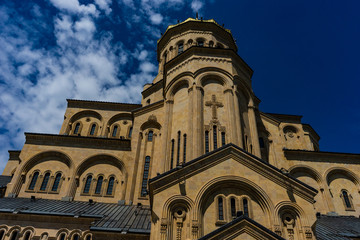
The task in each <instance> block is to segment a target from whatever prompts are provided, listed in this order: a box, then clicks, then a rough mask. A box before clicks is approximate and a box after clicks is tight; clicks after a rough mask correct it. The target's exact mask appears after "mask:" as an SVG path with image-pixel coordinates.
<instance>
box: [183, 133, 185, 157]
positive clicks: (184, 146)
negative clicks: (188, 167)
mask: <svg viewBox="0 0 360 240" xmlns="http://www.w3.org/2000/svg"><path fill="white" fill-rule="evenodd" d="M183 162H184V163H185V162H186V134H184V159H183Z"/></svg>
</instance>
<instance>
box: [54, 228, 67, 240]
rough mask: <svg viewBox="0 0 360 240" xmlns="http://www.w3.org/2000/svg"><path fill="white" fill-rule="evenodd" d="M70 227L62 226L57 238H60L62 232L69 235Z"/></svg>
mask: <svg viewBox="0 0 360 240" xmlns="http://www.w3.org/2000/svg"><path fill="white" fill-rule="evenodd" d="M69 232H70V231H69V229H67V228H61V229H59V231H58V232H57V233H56V239H58V238H59V236H60V234H62V233H65V234H66V236H68V235H69Z"/></svg>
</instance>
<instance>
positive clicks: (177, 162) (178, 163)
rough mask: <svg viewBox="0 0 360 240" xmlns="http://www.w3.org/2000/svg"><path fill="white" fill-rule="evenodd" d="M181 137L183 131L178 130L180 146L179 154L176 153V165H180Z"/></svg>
mask: <svg viewBox="0 0 360 240" xmlns="http://www.w3.org/2000/svg"><path fill="white" fill-rule="evenodd" d="M180 138H181V132H180V131H179V132H178V139H177V140H178V144H177V145H178V146H177V155H176V166H179V165H180Z"/></svg>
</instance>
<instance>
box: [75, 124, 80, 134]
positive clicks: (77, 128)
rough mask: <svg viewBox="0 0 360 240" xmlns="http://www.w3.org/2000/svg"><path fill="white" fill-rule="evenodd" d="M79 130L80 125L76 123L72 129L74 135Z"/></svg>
mask: <svg viewBox="0 0 360 240" xmlns="http://www.w3.org/2000/svg"><path fill="white" fill-rule="evenodd" d="M79 129H80V123H77V124H76V125H75V128H74V134H78V133H79Z"/></svg>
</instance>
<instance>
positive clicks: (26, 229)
mask: <svg viewBox="0 0 360 240" xmlns="http://www.w3.org/2000/svg"><path fill="white" fill-rule="evenodd" d="M29 231H30V232H31V233H30V238H29V239H31V237H32V236H34V235H35V228H33V227H25V228H24V229H23V230H22V231H21V234H20V236H25V233H26V232H29Z"/></svg>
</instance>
